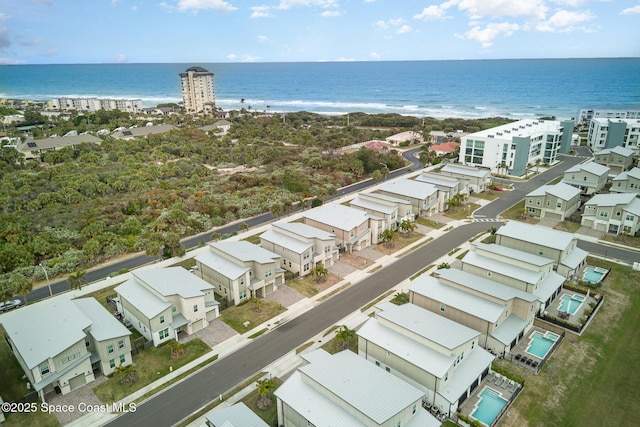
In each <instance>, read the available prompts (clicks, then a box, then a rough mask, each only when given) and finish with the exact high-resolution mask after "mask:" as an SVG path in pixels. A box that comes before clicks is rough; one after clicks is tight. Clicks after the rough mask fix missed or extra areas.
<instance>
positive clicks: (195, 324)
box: [191, 319, 204, 333]
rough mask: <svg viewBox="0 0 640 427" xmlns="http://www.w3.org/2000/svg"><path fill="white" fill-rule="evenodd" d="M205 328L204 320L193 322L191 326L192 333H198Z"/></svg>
mask: <svg viewBox="0 0 640 427" xmlns="http://www.w3.org/2000/svg"><path fill="white" fill-rule="evenodd" d="M203 327H204V321H203V319H200V320H198V321H197V322H193V323H192V324H191V332H192V333H193V332H198V331H199V330H200V329H202V328H203Z"/></svg>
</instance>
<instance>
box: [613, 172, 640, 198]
mask: <svg viewBox="0 0 640 427" xmlns="http://www.w3.org/2000/svg"><path fill="white" fill-rule="evenodd" d="M609 191H610V192H612V193H635V194H640V168H633V169H631V170H629V171H625V172H622V173H620V174H618V176H616V177H615V178H613V180H612V181H611V188H609Z"/></svg>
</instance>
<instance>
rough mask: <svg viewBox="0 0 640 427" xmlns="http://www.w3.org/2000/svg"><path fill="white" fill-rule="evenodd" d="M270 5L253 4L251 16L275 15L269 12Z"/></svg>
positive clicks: (265, 16) (266, 16)
mask: <svg viewBox="0 0 640 427" xmlns="http://www.w3.org/2000/svg"><path fill="white" fill-rule="evenodd" d="M269 9H270V7H269V6H252V7H251V10H252V12H251V16H250V17H251V18H268V17H269V16H273V15H272V14H271V13H269Z"/></svg>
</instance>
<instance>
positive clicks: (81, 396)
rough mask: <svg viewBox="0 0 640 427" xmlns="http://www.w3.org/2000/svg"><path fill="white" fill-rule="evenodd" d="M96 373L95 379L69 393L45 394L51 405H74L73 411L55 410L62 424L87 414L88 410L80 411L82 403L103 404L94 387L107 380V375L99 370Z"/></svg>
mask: <svg viewBox="0 0 640 427" xmlns="http://www.w3.org/2000/svg"><path fill="white" fill-rule="evenodd" d="M94 375H95V377H96V379H95V381H92V382H90V383H88V384H85V385H83V386H82V387H80V388H77V389H75V390H73V391H72V392H69V393H67V394H64V395H63V394H55V393H49V394H47V395H46V396H45V401H46V402H47V403H48V404H50V405H69V406H73V408H74V409H75V410H74V411H73V412H71V411H63V412H55V415H56V418H57V419H58V421H60V424H62V425H65V424H69V423H70V422H72V421H75V420H77V419H79V418H81V417H82V416H84V415H87V412H80V411H79V409H82V407H79V406H78V405H79V404H80V403H82V404H86V405H87V406H92V405H101V404H102V402H100V399H98V398H97V397H96V395H95V394H93V390H92V389H93V388H94V387H96V386H98V385H99V384H102V383H103V382H105V381H106V380H107V377H105V376H104V375H102V374H101V373H100V372H99V371H94Z"/></svg>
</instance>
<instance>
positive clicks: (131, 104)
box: [51, 97, 142, 113]
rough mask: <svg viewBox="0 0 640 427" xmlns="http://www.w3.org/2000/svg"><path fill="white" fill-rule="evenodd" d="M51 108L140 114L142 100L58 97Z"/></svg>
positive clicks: (52, 102) (52, 101)
mask: <svg viewBox="0 0 640 427" xmlns="http://www.w3.org/2000/svg"><path fill="white" fill-rule="evenodd" d="M51 106H52V107H53V109H55V110H76V111H98V110H120V111H125V112H127V113H139V112H140V111H142V100H140V99H114V98H68V97H58V98H53V99H52V100H51Z"/></svg>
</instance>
